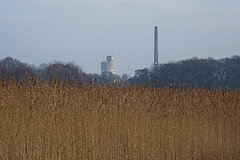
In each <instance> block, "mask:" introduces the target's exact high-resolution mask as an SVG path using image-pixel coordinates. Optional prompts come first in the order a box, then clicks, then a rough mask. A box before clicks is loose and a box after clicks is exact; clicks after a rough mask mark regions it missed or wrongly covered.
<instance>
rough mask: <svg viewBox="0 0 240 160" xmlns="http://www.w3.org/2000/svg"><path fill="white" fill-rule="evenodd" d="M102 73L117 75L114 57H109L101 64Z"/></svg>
mask: <svg viewBox="0 0 240 160" xmlns="http://www.w3.org/2000/svg"><path fill="white" fill-rule="evenodd" d="M101 73H102V74H108V73H111V74H113V75H115V74H116V62H115V59H114V57H113V56H107V58H106V61H104V62H101Z"/></svg>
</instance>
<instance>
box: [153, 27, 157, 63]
mask: <svg viewBox="0 0 240 160" xmlns="http://www.w3.org/2000/svg"><path fill="white" fill-rule="evenodd" d="M153 65H154V67H157V66H158V27H155V28H154V63H153Z"/></svg>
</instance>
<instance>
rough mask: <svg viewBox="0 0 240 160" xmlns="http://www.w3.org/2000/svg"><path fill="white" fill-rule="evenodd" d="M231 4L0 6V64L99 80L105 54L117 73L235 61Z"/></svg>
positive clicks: (118, 0)
mask: <svg viewBox="0 0 240 160" xmlns="http://www.w3.org/2000/svg"><path fill="white" fill-rule="evenodd" d="M239 18H240V1H239V0H1V1H0V59H2V58H5V57H6V56H11V57H14V58H17V59H19V60H20V61H22V62H27V63H29V64H34V65H39V64H41V63H43V62H44V63H50V62H53V61H54V60H58V61H62V62H65V63H68V62H73V63H75V64H77V65H79V66H80V67H81V68H82V69H83V71H85V72H87V73H98V74H100V62H101V61H103V60H104V59H105V58H106V56H108V55H113V56H114V57H115V59H116V63H117V74H119V75H121V74H123V73H128V74H130V75H134V71H135V70H136V69H140V68H145V67H150V66H151V65H152V64H153V30H154V26H158V29H159V62H160V63H167V62H171V61H178V60H183V59H188V58H192V57H199V58H208V57H212V58H215V59H219V58H225V57H231V56H233V55H240V19H239Z"/></svg>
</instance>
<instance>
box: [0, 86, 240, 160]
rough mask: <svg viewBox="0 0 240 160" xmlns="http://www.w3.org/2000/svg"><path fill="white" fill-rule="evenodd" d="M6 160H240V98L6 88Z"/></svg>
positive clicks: (0, 114)
mask: <svg viewBox="0 0 240 160" xmlns="http://www.w3.org/2000/svg"><path fill="white" fill-rule="evenodd" d="M0 159H1V160H68V159H70V160H71V159H72V160H78V159H79V160H239V159H240V94H239V92H238V91H228V90H218V91H210V90H206V89H201V88H195V89H194V88H191V89H186V90H182V89H173V88H170V87H167V88H153V87H134V86H130V87H124V86H119V87H109V86H101V87H96V86H83V85H79V86H75V87H72V86H69V85H68V86H66V85H64V84H53V85H49V84H43V83H35V84H33V83H22V84H16V83H14V82H11V83H6V82H1V83H0Z"/></svg>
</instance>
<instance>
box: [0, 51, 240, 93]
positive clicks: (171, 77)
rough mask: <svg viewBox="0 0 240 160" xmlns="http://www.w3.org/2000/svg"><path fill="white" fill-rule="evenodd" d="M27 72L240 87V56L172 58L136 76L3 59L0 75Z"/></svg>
mask: <svg viewBox="0 0 240 160" xmlns="http://www.w3.org/2000/svg"><path fill="white" fill-rule="evenodd" d="M26 76H27V77H35V78H38V79H42V80H44V81H48V82H51V81H53V80H54V78H57V79H58V81H64V80H66V81H68V82H71V83H75V82H78V83H82V84H89V83H93V84H95V85H98V84H100V83H104V84H106V83H107V84H112V83H116V84H117V83H118V82H119V81H121V82H124V83H125V84H129V85H131V84H132V85H151V86H156V87H159V86H173V87H186V86H193V87H195V86H200V87H204V88H210V89H218V88H240V56H233V57H231V58H224V59H219V60H215V59H213V58H208V59H199V58H192V59H187V60H182V61H177V62H169V63H166V64H161V65H159V66H158V67H155V68H145V69H139V70H136V72H135V76H133V77H129V76H128V75H127V74H124V75H122V76H118V75H110V74H108V75H98V74H87V73H85V72H84V71H83V70H82V69H81V68H80V67H79V66H77V65H75V64H73V63H63V62H59V61H54V62H52V63H49V64H46V63H43V64H41V65H39V66H38V67H36V66H34V65H29V64H27V63H22V62H20V61H19V60H17V59H14V58H11V57H6V58H4V59H2V60H0V77H1V78H3V79H5V80H10V79H11V77H14V78H15V79H16V81H17V82H21V80H22V77H26Z"/></svg>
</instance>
